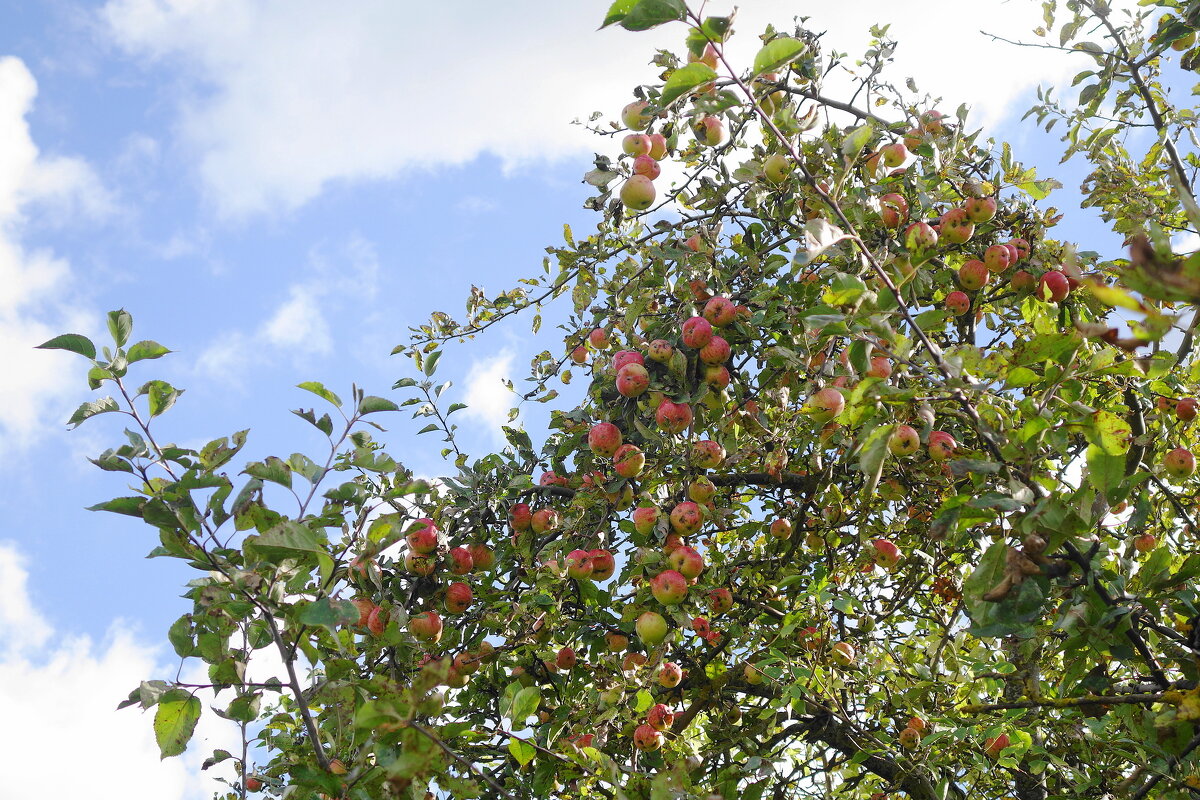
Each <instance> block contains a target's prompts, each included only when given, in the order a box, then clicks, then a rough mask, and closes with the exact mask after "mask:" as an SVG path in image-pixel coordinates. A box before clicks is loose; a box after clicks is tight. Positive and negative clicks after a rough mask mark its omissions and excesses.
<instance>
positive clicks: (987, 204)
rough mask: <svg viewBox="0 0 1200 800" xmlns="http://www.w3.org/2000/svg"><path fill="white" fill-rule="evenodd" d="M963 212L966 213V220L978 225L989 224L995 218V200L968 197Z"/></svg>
mask: <svg viewBox="0 0 1200 800" xmlns="http://www.w3.org/2000/svg"><path fill="white" fill-rule="evenodd" d="M963 210H964V211H966V212H967V219H969V220H971V222H974V223H975V224H976V225H979V224H981V223H984V222H989V221H990V220H991V219H992V218H993V217H995V216H996V198H994V197H970V198H967V202H966V204H965V205H964V206H963Z"/></svg>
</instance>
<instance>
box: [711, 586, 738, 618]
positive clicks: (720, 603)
mask: <svg viewBox="0 0 1200 800" xmlns="http://www.w3.org/2000/svg"><path fill="white" fill-rule="evenodd" d="M731 608H733V592H731V591H729V590H728V589H726V588H725V587H720V588H717V589H710V590H709V592H708V610H709V613H711V614H712V615H714V616H716V615H717V614H724V613H725V612H726V611H728V610H729V609H731Z"/></svg>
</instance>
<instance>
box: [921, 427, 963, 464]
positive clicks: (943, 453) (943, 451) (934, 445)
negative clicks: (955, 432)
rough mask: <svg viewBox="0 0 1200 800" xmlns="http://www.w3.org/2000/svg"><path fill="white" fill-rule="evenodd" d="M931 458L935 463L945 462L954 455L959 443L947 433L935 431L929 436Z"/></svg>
mask: <svg viewBox="0 0 1200 800" xmlns="http://www.w3.org/2000/svg"><path fill="white" fill-rule="evenodd" d="M928 449H929V457H930V458H931V459H933V460H934V461H945V460H946V459H947V458H950V456H952V455H954V451H955V450H957V449H958V442H956V441H955V440H954V437H953V436H951V435H950V434H948V433H946V432H945V431H933V432H932V433H930V434H929V445H928Z"/></svg>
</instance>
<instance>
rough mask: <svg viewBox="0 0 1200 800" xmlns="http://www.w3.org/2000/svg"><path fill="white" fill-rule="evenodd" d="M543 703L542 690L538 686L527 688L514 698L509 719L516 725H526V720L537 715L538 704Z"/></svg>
mask: <svg viewBox="0 0 1200 800" xmlns="http://www.w3.org/2000/svg"><path fill="white" fill-rule="evenodd" d="M541 702H542V690H541V689H539V688H538V687H536V686H526V687H525V688H523V689H522V690H521V691H519V692H517V695H516V697H514V698H513V704H512V710H511V711H510V712H509V719H511V720H512V721H513V724H514V725H520V724H522V723H524V722H525V720H526V718H528V717H530V716H532V715H533V714H535V713H537V709H538V704H540V703H541Z"/></svg>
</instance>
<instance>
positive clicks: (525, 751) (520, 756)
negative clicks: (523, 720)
mask: <svg viewBox="0 0 1200 800" xmlns="http://www.w3.org/2000/svg"><path fill="white" fill-rule="evenodd" d="M508 752H509V753H510V754H511V755H512V757H513V758H515V759H516V760H517V763H518V764H520V765H521V766H522V767H523V766H525V765H526V764H528V763H529V762H530V761H533V757H534V756H536V755H537V748H536V747H534V746H533V745H531V744H526V743H525V742H524V741H522V740H520V739H518V738H517V737H515V736H512V737H509V740H508Z"/></svg>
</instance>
